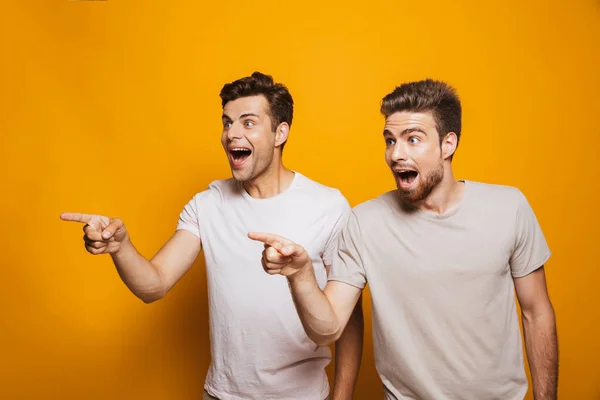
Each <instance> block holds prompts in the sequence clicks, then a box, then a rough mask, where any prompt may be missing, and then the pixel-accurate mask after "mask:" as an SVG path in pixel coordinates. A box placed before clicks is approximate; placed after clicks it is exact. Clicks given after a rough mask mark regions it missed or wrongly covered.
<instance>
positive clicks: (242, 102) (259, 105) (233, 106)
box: [223, 95, 269, 118]
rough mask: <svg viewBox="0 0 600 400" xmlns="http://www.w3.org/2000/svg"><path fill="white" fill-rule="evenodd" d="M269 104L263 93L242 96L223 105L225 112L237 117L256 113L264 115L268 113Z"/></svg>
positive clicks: (231, 116)
mask: <svg viewBox="0 0 600 400" xmlns="http://www.w3.org/2000/svg"><path fill="white" fill-rule="evenodd" d="M268 106H269V103H268V102H267V99H266V98H265V97H264V96H262V95H257V96H248V97H240V98H239V99H235V100H232V101H229V102H227V104H225V107H223V114H226V115H227V116H229V117H230V118H237V117H239V116H240V115H244V114H256V115H259V116H261V117H262V116H264V115H266V113H267V109H268Z"/></svg>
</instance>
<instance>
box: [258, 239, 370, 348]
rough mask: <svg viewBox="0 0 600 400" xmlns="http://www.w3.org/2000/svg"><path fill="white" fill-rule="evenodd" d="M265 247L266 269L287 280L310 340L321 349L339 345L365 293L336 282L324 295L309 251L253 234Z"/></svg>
mask: <svg viewBox="0 0 600 400" xmlns="http://www.w3.org/2000/svg"><path fill="white" fill-rule="evenodd" d="M248 236H249V237H250V238H251V239H253V240H258V241H261V242H263V243H264V244H265V250H264V251H263V256H262V265H263V268H264V269H265V271H266V272H267V273H268V274H271V275H275V274H280V275H283V276H285V277H287V279H288V282H289V284H290V288H291V291H292V298H293V299H294V304H295V305H296V310H297V311H298V315H299V316H300V320H301V321H302V325H303V326H304V330H305V331H306V334H307V335H308V337H310V338H311V340H313V341H314V342H315V343H317V344H318V345H320V346H327V345H329V344H331V343H333V342H335V341H336V340H337V339H338V338H339V337H340V336H341V334H342V332H343V331H344V328H345V327H346V324H347V323H348V320H349V318H350V315H351V314H352V311H353V310H354V307H355V305H356V302H357V301H358V299H359V297H360V294H361V289H359V288H357V287H354V286H352V285H349V284H346V283H343V282H337V281H332V282H329V283H328V284H327V286H326V288H325V290H324V291H321V289H320V288H319V285H318V284H317V280H316V278H315V273H314V270H313V266H312V261H311V260H310V257H309V256H308V254H307V252H306V250H305V249H304V248H303V247H302V246H300V245H298V244H296V243H294V242H292V241H291V240H288V239H286V238H283V237H281V236H277V235H274V234H269V233H255V232H253V233H250V234H248Z"/></svg>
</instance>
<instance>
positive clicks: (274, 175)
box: [242, 160, 294, 199]
mask: <svg viewBox="0 0 600 400" xmlns="http://www.w3.org/2000/svg"><path fill="white" fill-rule="evenodd" d="M293 180H294V172H292V171H290V170H289V169H287V168H286V167H285V166H284V165H283V162H282V161H281V160H280V161H279V162H278V163H275V162H274V163H273V165H271V166H270V167H269V168H267V170H265V171H264V172H262V173H261V174H260V175H258V176H257V177H255V178H253V179H251V180H249V181H246V182H244V183H243V184H242V185H243V186H244V189H245V190H246V192H248V194H249V195H250V196H251V197H254V198H257V199H267V198H269V197H274V196H277V195H278V194H279V193H281V192H283V191H284V190H286V189H287V188H288V187H290V185H291V184H292V181H293Z"/></svg>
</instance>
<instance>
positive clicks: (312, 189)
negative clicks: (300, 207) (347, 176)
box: [295, 172, 350, 210]
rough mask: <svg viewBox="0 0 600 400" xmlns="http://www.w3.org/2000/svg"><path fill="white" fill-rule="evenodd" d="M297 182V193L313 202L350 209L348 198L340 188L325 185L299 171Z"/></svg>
mask: <svg viewBox="0 0 600 400" xmlns="http://www.w3.org/2000/svg"><path fill="white" fill-rule="evenodd" d="M296 174H297V175H298V176H297V177H296V182H295V190H296V192H297V193H299V194H301V195H303V196H306V197H307V199H310V200H311V201H313V202H316V203H319V204H322V205H325V206H331V207H339V208H342V209H348V210H350V205H349V204H348V200H346V197H344V195H343V194H342V192H341V191H340V190H339V189H336V188H333V187H329V186H325V185H323V184H322V183H319V182H317V181H314V180H312V179H310V178H308V177H306V176H304V175H302V174H300V173H298V172H296Z"/></svg>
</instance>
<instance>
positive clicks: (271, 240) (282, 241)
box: [248, 232, 291, 250]
mask: <svg viewBox="0 0 600 400" xmlns="http://www.w3.org/2000/svg"><path fill="white" fill-rule="evenodd" d="M248 237H249V238H250V239H252V240H256V241H258V242H263V243H264V244H267V245H269V246H271V247H274V248H275V249H277V250H280V249H281V248H282V247H283V246H285V245H287V244H289V243H291V241H290V240H288V239H286V238H284V237H282V236H279V235H275V234H274V233H264V232H250V233H248Z"/></svg>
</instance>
